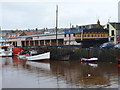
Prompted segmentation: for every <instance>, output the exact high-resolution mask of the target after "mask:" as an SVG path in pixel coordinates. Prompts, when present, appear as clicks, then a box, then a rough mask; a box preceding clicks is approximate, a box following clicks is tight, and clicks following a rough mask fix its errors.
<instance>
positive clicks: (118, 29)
mask: <svg viewBox="0 0 120 90" xmlns="http://www.w3.org/2000/svg"><path fill="white" fill-rule="evenodd" d="M104 29H107V30H109V41H111V42H114V43H115V44H117V43H120V23H119V22H109V23H107V24H106V25H105V27H104Z"/></svg>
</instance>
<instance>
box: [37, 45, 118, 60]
mask: <svg viewBox="0 0 120 90" xmlns="http://www.w3.org/2000/svg"><path fill="white" fill-rule="evenodd" d="M36 50H37V51H38V53H44V52H48V51H50V52H51V56H50V59H51V60H80V58H89V57H97V58H98V59H99V61H100V62H103V61H104V62H116V57H118V56H120V49H115V48H112V49H100V48H81V47H38V48H36Z"/></svg>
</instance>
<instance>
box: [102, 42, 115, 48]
mask: <svg viewBox="0 0 120 90" xmlns="http://www.w3.org/2000/svg"><path fill="white" fill-rule="evenodd" d="M114 46H115V44H114V43H113V42H106V43H103V44H102V45H101V46H100V48H114Z"/></svg>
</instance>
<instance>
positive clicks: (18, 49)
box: [12, 47, 24, 55]
mask: <svg viewBox="0 0 120 90" xmlns="http://www.w3.org/2000/svg"><path fill="white" fill-rule="evenodd" d="M12 51H13V55H18V54H19V53H20V52H22V51H24V49H23V47H16V48H13V49H12Z"/></svg>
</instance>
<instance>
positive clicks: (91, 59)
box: [80, 58, 98, 62]
mask: <svg viewBox="0 0 120 90" xmlns="http://www.w3.org/2000/svg"><path fill="white" fill-rule="evenodd" d="M80 61H82V62H96V61H98V58H81V59H80Z"/></svg>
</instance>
